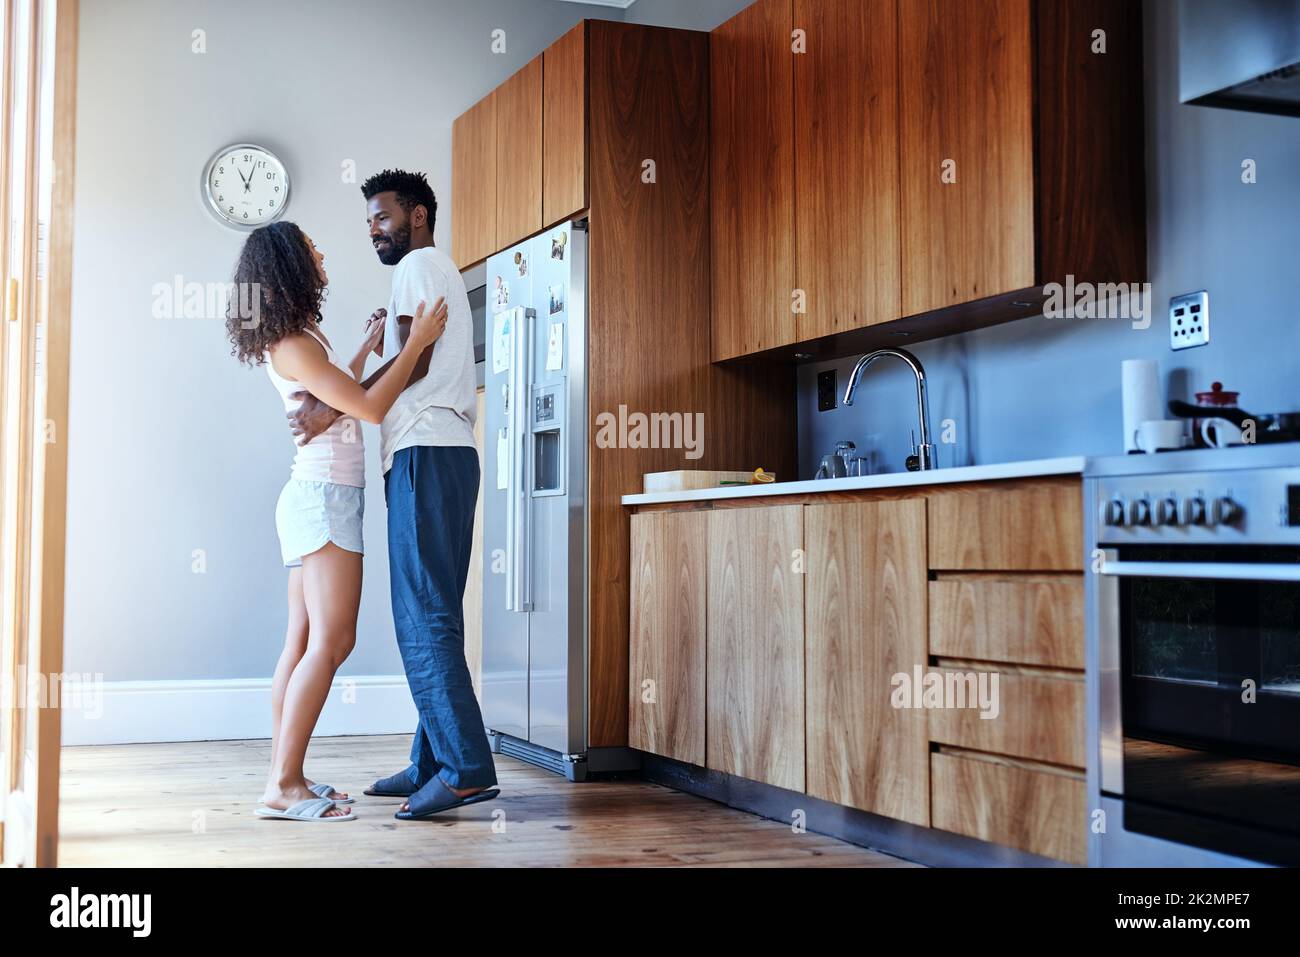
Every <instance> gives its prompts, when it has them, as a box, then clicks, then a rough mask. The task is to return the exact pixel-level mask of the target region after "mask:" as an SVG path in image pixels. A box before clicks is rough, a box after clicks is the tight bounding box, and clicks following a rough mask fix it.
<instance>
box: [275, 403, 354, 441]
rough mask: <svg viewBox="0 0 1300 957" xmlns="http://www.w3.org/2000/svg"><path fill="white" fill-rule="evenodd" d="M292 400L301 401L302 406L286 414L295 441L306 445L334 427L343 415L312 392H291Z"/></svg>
mask: <svg viewBox="0 0 1300 957" xmlns="http://www.w3.org/2000/svg"><path fill="white" fill-rule="evenodd" d="M289 398H291V399H301V400H302V405H300V406H298V408H296V409H294V411H292V412H289V413H287V414H286V418H287V419H288V420H289V429H290V431H291V432H293V440H294V441H295V442H297V443H298V444H299V445H306V444H307V443H308V442H310V441H311V440H312V439H314V438H316V436H318V435H320V434H321V433H322V432H324V431H325V430H326V429H328V428H329V427H330V426H331V425H333V424H334V423H335V422H336V421H337V420H338V418H339V416H340V415H342V414H343V413H341V412H339V411H338V410H337V409H332V408H330V407H329V406H328V405H326V404H325V403H324V402H322V401H321V400H320V399H318V398H316V397H315V396H314V395H312V394H311V393H310V392H303V391H301V390H299V391H298V392H291V393H290V394H289Z"/></svg>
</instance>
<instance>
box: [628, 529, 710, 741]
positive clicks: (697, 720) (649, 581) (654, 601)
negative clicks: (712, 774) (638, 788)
mask: <svg viewBox="0 0 1300 957" xmlns="http://www.w3.org/2000/svg"><path fill="white" fill-rule="evenodd" d="M708 539H709V521H708V514H707V513H705V512H651V513H646V514H642V515H634V516H632V611H631V620H632V627H631V633H630V637H629V652H628V659H629V666H628V676H629V678H630V685H629V688H628V700H629V703H630V709H629V712H628V745H629V746H630V747H633V748H638V749H640V750H642V751H649V752H650V753H652V754H659V755H662V756H664V757H667V758H673V759H675V760H677V761H685V762H687V763H688V764H696V765H701V766H703V764H704V761H705V754H704V729H705V720H704V711H705V697H704V694H705V687H704V676H705V668H704V662H705V624H706V611H707V610H706V607H705V595H706V587H705V581H706V573H707V566H708V558H707V553H708Z"/></svg>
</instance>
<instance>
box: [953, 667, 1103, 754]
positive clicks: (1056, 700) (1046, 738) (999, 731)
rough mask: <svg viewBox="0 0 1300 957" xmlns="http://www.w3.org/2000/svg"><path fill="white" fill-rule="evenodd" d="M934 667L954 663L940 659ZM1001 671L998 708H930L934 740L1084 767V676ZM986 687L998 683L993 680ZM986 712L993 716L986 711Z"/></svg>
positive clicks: (978, 749)
mask: <svg viewBox="0 0 1300 957" xmlns="http://www.w3.org/2000/svg"><path fill="white" fill-rule="evenodd" d="M935 670H937V671H939V672H941V673H942V672H945V671H948V670H949V669H948V668H945V667H944V666H943V664H942V663H940V665H939V666H938V668H937V669H935ZM951 670H954V671H956V670H958V669H957V668H956V667H954V668H952V669H951ZM996 674H997V695H996V698H995V699H994V700H995V701H996V704H997V710H996V712H995V711H994V710H993V709H992V708H990V707H983V708H981V707H968V708H935V709H933V710H931V711H929V712H928V713H929V717H930V740H931V741H938V742H940V743H942V744H951V745H955V746H957V747H962V748H971V749H972V750H975V751H990V752H992V753H994V754H1007V755H1011V756H1013V757H1018V758H1031V759H1033V760H1036V761H1046V762H1048V763H1049V764H1062V765H1066V766H1068V767H1073V768H1082V767H1083V766H1084V750H1083V729H1084V715H1083V692H1084V686H1083V676H1082V675H1080V676H1079V677H1078V678H1077V679H1075V678H1058V677H1049V676H1046V675H1030V674H1022V673H1017V672H1008V671H1003V672H998V673H996ZM990 677H991V675H990ZM987 687H988V688H989V689H991V688H992V687H993V685H992V682H991V680H990V681H989V683H988V685H987ZM982 713H987V714H992V715H994V716H993V717H988V718H986V717H981V714H982Z"/></svg>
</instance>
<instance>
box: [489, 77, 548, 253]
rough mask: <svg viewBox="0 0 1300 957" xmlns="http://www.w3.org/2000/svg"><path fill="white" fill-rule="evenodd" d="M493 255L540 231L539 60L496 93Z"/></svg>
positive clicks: (540, 95)
mask: <svg viewBox="0 0 1300 957" xmlns="http://www.w3.org/2000/svg"><path fill="white" fill-rule="evenodd" d="M493 95H494V96H495V97H496V124H497V137H496V143H497V155H496V170H497V174H496V175H497V186H496V197H497V201H496V243H497V245H496V249H493V250H492V252H496V251H497V249H505V248H506V247H507V246H511V245H513V244H515V243H517V242H519V241H520V240H522V239H527V238H528V237H529V236H531V235H533V233H535V232H537V231H538V230H540V229H541V228H542V58H541V57H540V56H538V57H534V58H533V59H532V60H530V61H529V62H528V65H527V66H525V67H524V68H523V69H522V70H520V71H519V72H517V73H515V74H514V75H513V76H512V77H510V79H508V80H506V81H505V82H504V83H502V84H501V85H500V86H499V87H497V88H496V90H495V91H494V93H493Z"/></svg>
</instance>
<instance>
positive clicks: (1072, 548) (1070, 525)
mask: <svg viewBox="0 0 1300 957" xmlns="http://www.w3.org/2000/svg"><path fill="white" fill-rule="evenodd" d="M928 499H929V517H928V518H929V520H928V523H927V527H928V529H929V545H930V568H931V569H939V570H944V571H957V570H974V571H1083V491H1082V483H1081V481H1080V479H1078V478H1077V477H1074V476H1070V477H1067V478H1050V479H1034V480H1032V481H1030V482H1011V483H1002V482H989V483H981V484H979V485H976V486H971V487H966V488H956V489H951V490H946V491H935V492H933V493H932V494H930V495H929V496H928Z"/></svg>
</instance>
